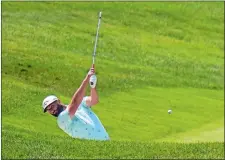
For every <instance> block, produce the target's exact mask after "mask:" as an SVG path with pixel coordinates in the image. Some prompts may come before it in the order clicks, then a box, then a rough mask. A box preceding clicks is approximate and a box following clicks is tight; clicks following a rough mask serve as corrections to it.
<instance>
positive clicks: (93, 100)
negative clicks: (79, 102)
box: [91, 98, 99, 105]
mask: <svg viewBox="0 0 225 160" xmlns="http://www.w3.org/2000/svg"><path fill="white" fill-rule="evenodd" d="M98 102H99V100H98V98H95V99H92V101H91V103H92V105H96V104H98Z"/></svg>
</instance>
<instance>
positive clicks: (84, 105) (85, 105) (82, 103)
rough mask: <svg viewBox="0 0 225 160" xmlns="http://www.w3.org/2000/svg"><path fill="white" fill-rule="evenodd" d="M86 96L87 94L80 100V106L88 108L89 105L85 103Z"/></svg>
mask: <svg viewBox="0 0 225 160" xmlns="http://www.w3.org/2000/svg"><path fill="white" fill-rule="evenodd" d="M87 98H88V96H86V97H84V98H83V100H82V102H81V105H82V107H86V108H89V107H88V106H87V103H86V100H87Z"/></svg>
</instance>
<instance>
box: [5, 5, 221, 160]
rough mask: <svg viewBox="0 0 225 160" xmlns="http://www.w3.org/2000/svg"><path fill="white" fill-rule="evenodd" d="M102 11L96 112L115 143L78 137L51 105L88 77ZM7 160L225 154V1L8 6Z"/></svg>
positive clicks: (6, 58)
mask: <svg viewBox="0 0 225 160" xmlns="http://www.w3.org/2000/svg"><path fill="white" fill-rule="evenodd" d="M100 10H102V12H103V13H102V16H103V18H102V23H101V27H100V37H99V41H98V48H97V57H96V69H97V75H98V93H99V96H100V103H99V104H98V105H97V106H96V107H94V108H93V110H94V112H95V113H96V114H97V115H98V116H99V118H100V119H101V121H102V122H103V124H104V126H105V128H106V129H107V131H108V133H109V135H110V137H111V141H110V142H96V141H82V140H77V139H72V138H70V137H68V136H67V135H66V134H64V133H63V132H62V131H61V130H60V129H59V128H58V126H57V124H56V121H55V118H54V117H53V116H50V115H48V114H43V112H42V108H41V103H42V100H43V98H44V97H45V96H47V95H48V94H56V95H57V96H58V97H59V98H60V99H61V100H62V102H63V103H65V104H67V103H68V102H69V101H70V99H71V97H72V95H73V93H74V91H76V89H77V87H78V86H79V85H80V83H81V81H82V80H83V78H84V77H85V74H86V72H87V69H88V68H89V67H90V65H91V62H92V61H91V60H92V59H91V58H92V57H91V54H92V52H93V46H94V39H95V32H96V25H97V15H98V12H99V11H100ZM87 94H88V92H87ZM168 109H172V110H173V113H172V114H171V115H169V114H168V113H167V110H168ZM84 153H85V154H84ZM2 157H3V158H223V157H224V8H223V3H222V2H2Z"/></svg>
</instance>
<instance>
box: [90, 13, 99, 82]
mask: <svg viewBox="0 0 225 160" xmlns="http://www.w3.org/2000/svg"><path fill="white" fill-rule="evenodd" d="M101 18H102V12H99V16H98V26H97V33H96V37H95V45H94V52H93V55H92V67H93V68H94V67H95V56H96V48H97V42H98V31H99V28H100V23H101ZM90 84H91V85H93V84H94V82H92V81H90Z"/></svg>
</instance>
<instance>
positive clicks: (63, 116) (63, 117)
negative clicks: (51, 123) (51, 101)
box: [57, 108, 72, 130]
mask: <svg viewBox="0 0 225 160" xmlns="http://www.w3.org/2000/svg"><path fill="white" fill-rule="evenodd" d="M71 121H72V120H71V118H70V115H69V111H68V108H66V109H65V110H64V111H63V112H61V113H60V114H59V116H58V118H57V123H58V126H59V127H60V128H61V129H63V130H66V129H67V128H68V126H69V124H70V123H71Z"/></svg>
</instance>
